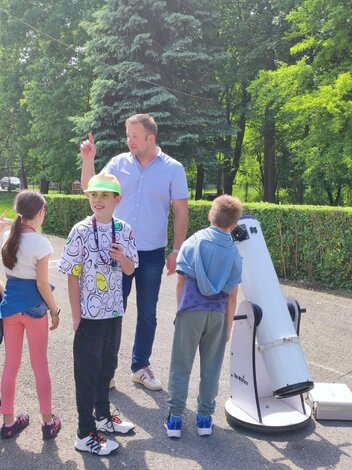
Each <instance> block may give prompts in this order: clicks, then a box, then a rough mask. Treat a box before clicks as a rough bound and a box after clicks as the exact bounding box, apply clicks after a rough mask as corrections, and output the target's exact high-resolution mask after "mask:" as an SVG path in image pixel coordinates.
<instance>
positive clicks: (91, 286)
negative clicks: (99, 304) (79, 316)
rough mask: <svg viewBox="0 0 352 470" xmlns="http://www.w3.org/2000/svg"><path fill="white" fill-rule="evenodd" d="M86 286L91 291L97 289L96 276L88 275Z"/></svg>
mask: <svg viewBox="0 0 352 470" xmlns="http://www.w3.org/2000/svg"><path fill="white" fill-rule="evenodd" d="M85 287H86V289H87V290H88V291H89V292H94V291H95V282H94V276H91V275H88V276H86V282H85Z"/></svg>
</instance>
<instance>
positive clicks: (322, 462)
mask: <svg viewBox="0 0 352 470" xmlns="http://www.w3.org/2000/svg"><path fill="white" fill-rule="evenodd" d="M49 238H50V240H51V241H52V243H53V246H54V249H55V253H54V255H53V257H52V261H51V263H50V280H51V282H52V283H53V284H55V286H56V289H55V296H56V299H57V302H58V304H59V306H60V307H61V315H60V325H59V328H58V329H57V330H56V331H54V332H50V339H49V361H50V371H51V376H52V384H53V403H54V409H53V411H54V412H55V413H58V414H59V415H60V417H61V419H62V430H61V432H60V434H59V435H58V437H57V438H56V439H54V440H52V441H45V442H44V441H43V440H42V437H41V428H40V414H39V411H38V401H37V396H36V390H35V384H34V378H33V373H32V370H31V367H30V362H29V357H28V349H27V345H26V341H25V342H24V353H23V361H22V366H21V370H20V373H19V375H18V381H17V391H16V411H27V412H28V413H29V414H30V420H31V421H30V425H29V426H28V427H27V428H26V429H25V430H24V431H23V432H22V433H20V434H19V435H18V436H16V437H14V438H13V439H11V440H8V441H5V440H0V470H5V469H17V470H22V469H23V470H24V469H26V470H28V469H29V470H32V469H39V468H45V469H51V470H56V469H68V470H76V469H100V468H101V469H123V468H128V469H130V470H145V469H148V470H167V469H178V468H184V469H186V470H199V469H217V468H221V469H223V470H230V469H240V470H247V469H248V470H249V469H250V470H256V469H258V470H259V469H260V470H262V469H276V470H284V469H305V470H308V469H309V470H310V469H311V470H318V469H341V470H344V469H346V470H347V469H350V468H351V467H352V458H351V456H352V421H316V420H315V419H312V420H311V421H309V423H308V425H307V426H306V427H305V428H304V429H302V430H299V431H293V432H285V431H283V432H281V433H275V434H268V433H265V432H253V431H247V430H245V429H241V428H236V429H233V428H232V427H231V426H230V425H229V424H228V422H227V420H226V416H225V412H224V404H225V402H226V400H227V399H228V398H229V378H228V377H229V356H230V346H229V344H230V343H228V345H227V352H226V355H225V361H224V366H223V370H222V374H221V381H220V390H219V395H218V398H217V409H216V413H215V415H214V417H213V418H214V430H213V435H212V436H211V437H203V438H200V437H199V436H198V435H197V428H196V400H197V387H198V377H199V361H198V358H197V360H196V362H195V364H194V368H193V372H192V376H191V381H190V387H189V399H188V403H187V409H186V411H185V415H184V429H183V432H182V437H181V439H177V440H175V439H169V438H168V437H167V436H166V432H165V429H164V428H163V421H164V419H165V417H166V416H167V406H166V399H167V392H166V390H167V380H168V369H169V360H170V352H171V343H172V334H173V320H174V315H175V308H176V302H175V281H176V278H175V276H170V277H167V276H166V275H165V276H164V278H163V282H162V287H161V292H160V298H159V304H158V328H157V333H156V338H155V343H154V350H153V355H152V359H151V361H152V368H153V370H154V371H155V373H156V375H157V376H158V377H159V378H160V380H161V381H162V384H163V387H164V388H163V390H162V391H160V392H151V391H148V390H146V389H145V388H143V387H142V386H141V385H137V384H134V383H133V382H132V381H131V372H130V356H131V348H132V344H133V337H134V329H135V321H136V302H135V295H134V292H133V293H132V294H131V297H130V299H129V305H128V309H127V312H126V315H125V318H124V321H123V333H122V344H121V350H120V355H119V367H118V371H117V373H116V381H117V389H116V390H113V391H112V392H111V403H112V406H115V407H117V408H118V409H119V411H120V414H121V416H123V417H125V418H126V419H128V420H131V421H133V422H134V423H135V425H136V428H135V431H134V432H133V433H132V434H131V435H127V436H117V437H116V439H117V441H118V442H119V444H120V448H119V450H118V452H117V454H115V455H112V456H110V457H104V458H102V457H95V456H92V455H88V454H87V453H83V454H82V453H79V452H77V451H75V449H74V440H75V433H76V426H77V424H76V407H75V390H74V380H73V361H72V342H73V330H72V323H71V314H70V308H69V302H68V295H67V283H66V277H65V276H64V275H62V274H60V273H59V272H58V271H57V260H58V259H59V257H60V254H61V251H62V247H63V245H64V240H63V239H62V238H58V237H49ZM0 275H3V273H2V271H1V272H0ZM282 287H283V290H284V292H285V294H287V295H291V296H293V297H294V298H296V299H297V300H298V302H299V303H300V305H301V307H302V308H305V309H306V310H307V311H306V313H304V314H303V317H302V323H301V331H300V337H301V342H302V347H303V350H304V353H305V357H306V360H307V362H308V365H309V369H310V372H311V375H312V377H313V379H314V381H315V382H327V383H345V384H347V385H348V386H349V388H350V389H351V390H352V349H351V336H352V298H351V296H347V295H346V296H343V295H335V294H333V293H326V292H318V291H314V290H308V289H305V288H304V286H302V287H297V286H292V285H283V286H282ZM239 300H241V298H240V299H239ZM3 348H4V346H3V345H1V346H0V371H1V369H2V365H3V360H4V349H3Z"/></svg>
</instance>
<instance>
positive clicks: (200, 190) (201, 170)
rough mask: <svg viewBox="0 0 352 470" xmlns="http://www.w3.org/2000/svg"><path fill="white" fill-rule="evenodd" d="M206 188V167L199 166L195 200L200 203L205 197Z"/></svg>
mask: <svg viewBox="0 0 352 470" xmlns="http://www.w3.org/2000/svg"><path fill="white" fill-rule="evenodd" d="M203 187H204V167H203V165H197V182H196V195H195V200H196V201H198V200H199V199H202V197H203Z"/></svg>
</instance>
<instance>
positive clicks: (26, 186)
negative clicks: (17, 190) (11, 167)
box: [20, 161, 28, 189]
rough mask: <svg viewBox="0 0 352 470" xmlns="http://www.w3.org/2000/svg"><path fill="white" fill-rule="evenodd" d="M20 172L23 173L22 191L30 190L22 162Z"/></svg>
mask: <svg viewBox="0 0 352 470" xmlns="http://www.w3.org/2000/svg"><path fill="white" fill-rule="evenodd" d="M20 171H21V189H28V181H27V175H26V172H25V169H24V165H23V162H22V161H21V168H20Z"/></svg>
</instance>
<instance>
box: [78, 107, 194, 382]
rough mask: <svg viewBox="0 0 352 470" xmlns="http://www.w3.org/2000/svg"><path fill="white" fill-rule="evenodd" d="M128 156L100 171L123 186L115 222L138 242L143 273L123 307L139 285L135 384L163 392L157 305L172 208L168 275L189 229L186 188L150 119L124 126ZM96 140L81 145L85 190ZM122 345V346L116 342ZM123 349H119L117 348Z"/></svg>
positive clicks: (128, 281)
mask: <svg viewBox="0 0 352 470" xmlns="http://www.w3.org/2000/svg"><path fill="white" fill-rule="evenodd" d="M125 124H126V135H127V146H128V148H129V150H130V151H129V152H126V153H121V154H119V155H117V156H116V157H114V158H112V159H111V160H110V161H109V163H108V164H107V165H106V166H105V167H104V169H103V170H102V171H104V172H106V173H110V174H113V175H114V176H116V177H117V179H118V180H119V182H120V184H121V193H122V194H123V198H122V200H121V203H120V204H119V205H118V207H117V208H116V214H115V215H116V216H117V217H118V218H120V219H122V220H125V221H126V222H128V223H129V224H130V225H131V227H132V230H133V232H134V234H135V237H136V245H137V249H138V256H139V267H138V268H137V269H136V270H135V272H134V274H132V275H131V276H124V278H123V296H124V303H125V307H126V304H127V298H128V295H129V293H130V291H131V286H132V280H133V278H134V279H135V284H136V294H137V326H136V334H135V341H134V345H133V351H132V365H131V369H132V380H133V381H134V382H136V383H141V384H143V385H144V386H145V387H146V388H148V389H149V390H160V389H161V383H160V380H159V379H158V378H157V377H155V376H154V374H153V372H152V370H151V368H150V361H149V359H150V356H151V353H152V348H153V342H154V336H155V330H156V305H157V301H158V295H159V289H160V284H161V276H162V271H163V267H164V264H165V247H166V245H167V226H168V215H169V208H170V203H172V207H173V214H174V224H173V227H174V233H173V250H172V251H171V253H170V254H169V255H168V256H167V258H166V267H167V274H168V275H170V274H173V273H174V272H175V270H176V256H177V253H178V251H179V249H180V247H181V245H182V242H183V241H184V239H185V237H186V233H187V227H188V187H187V179H186V173H185V170H184V168H183V166H182V164H181V163H179V162H178V161H176V160H174V159H173V158H171V157H169V156H168V155H166V154H165V153H163V152H162V150H161V149H160V148H159V147H158V146H157V145H156V137H157V125H156V123H155V121H154V119H153V118H152V117H151V116H149V115H148V114H136V115H134V116H131V117H130V118H128V119H127V120H126V123H125ZM95 154H96V149H95V144H94V138H93V135H92V134H89V136H88V140H86V141H84V142H83V143H82V144H81V156H82V162H83V165H82V178H81V179H82V186H83V188H84V189H85V188H86V186H87V184H88V181H89V179H90V178H91V177H92V176H93V175H94V174H95V168H94V159H95ZM118 343H119V342H118ZM118 347H119V344H118Z"/></svg>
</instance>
